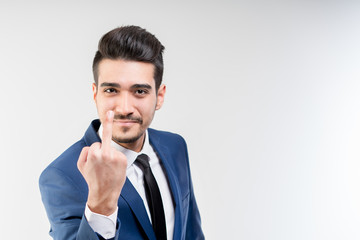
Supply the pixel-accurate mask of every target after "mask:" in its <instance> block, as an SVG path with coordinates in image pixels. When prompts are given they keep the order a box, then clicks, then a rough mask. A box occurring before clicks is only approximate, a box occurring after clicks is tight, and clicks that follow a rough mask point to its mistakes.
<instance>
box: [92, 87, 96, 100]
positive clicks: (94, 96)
mask: <svg viewBox="0 0 360 240" xmlns="http://www.w3.org/2000/svg"><path fill="white" fill-rule="evenodd" d="M92 90H93V98H94V101H96V95H97V87H96V84H95V83H93V84H92Z"/></svg>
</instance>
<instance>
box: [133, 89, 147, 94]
mask: <svg viewBox="0 0 360 240" xmlns="http://www.w3.org/2000/svg"><path fill="white" fill-rule="evenodd" d="M147 93H148V91H147V90H144V89H136V91H135V94H137V95H145V94H147Z"/></svg>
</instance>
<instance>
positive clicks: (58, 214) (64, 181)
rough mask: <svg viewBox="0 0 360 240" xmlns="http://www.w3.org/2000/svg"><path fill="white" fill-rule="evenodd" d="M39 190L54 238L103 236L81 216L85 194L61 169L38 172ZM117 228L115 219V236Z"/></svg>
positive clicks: (93, 239)
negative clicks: (39, 173)
mask: <svg viewBox="0 0 360 240" xmlns="http://www.w3.org/2000/svg"><path fill="white" fill-rule="evenodd" d="M39 186H40V192H41V197H42V201H43V203H44V206H45V209H46V213H47V215H48V218H49V221H50V225H51V228H50V235H51V237H52V238H53V239H54V240H99V239H103V238H102V237H101V236H100V235H98V234H97V233H95V232H94V231H93V230H92V228H91V227H90V225H89V223H88V222H87V220H86V218H85V216H84V210H85V204H86V200H87V199H86V198H87V197H86V198H85V197H80V196H85V195H86V196H87V194H84V193H82V192H81V191H80V189H78V188H77V186H76V184H75V183H74V182H73V181H72V180H71V179H70V178H69V177H67V176H66V175H65V174H64V173H63V172H62V171H61V170H59V169H57V168H54V167H48V168H47V169H45V170H44V172H43V173H42V174H41V176H40V180H39ZM119 228H120V222H119V220H118V221H117V229H116V236H115V239H117V235H118V232H119Z"/></svg>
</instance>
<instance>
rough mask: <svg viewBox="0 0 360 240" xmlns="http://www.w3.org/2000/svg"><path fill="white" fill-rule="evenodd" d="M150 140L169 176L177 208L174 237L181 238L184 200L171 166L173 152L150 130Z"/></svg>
mask: <svg viewBox="0 0 360 240" xmlns="http://www.w3.org/2000/svg"><path fill="white" fill-rule="evenodd" d="M149 141H150V144H151V145H152V146H153V148H154V149H155V152H156V153H157V154H158V156H159V158H160V160H161V162H162V164H163V166H164V168H165V174H166V176H167V179H168V182H169V184H170V189H171V193H172V196H173V200H174V204H175V206H174V208H175V224H174V237H173V239H181V225H182V224H181V219H182V212H181V211H180V210H181V209H182V202H181V201H180V196H181V194H180V186H179V182H178V180H177V177H176V176H175V174H174V171H173V169H172V166H171V160H172V159H171V154H170V151H169V149H168V147H167V146H165V145H163V144H161V142H160V138H158V137H157V136H156V135H155V134H154V132H153V131H151V132H150V131H149Z"/></svg>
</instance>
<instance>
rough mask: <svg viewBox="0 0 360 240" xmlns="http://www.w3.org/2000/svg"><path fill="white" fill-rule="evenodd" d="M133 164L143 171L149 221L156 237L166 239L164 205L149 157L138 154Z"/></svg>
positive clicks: (159, 239)
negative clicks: (149, 215)
mask: <svg viewBox="0 0 360 240" xmlns="http://www.w3.org/2000/svg"><path fill="white" fill-rule="evenodd" d="M135 164H136V165H137V166H138V167H139V168H140V169H141V170H142V172H143V173H144V187H145V194H146V199H147V202H148V205H149V209H150V214H151V221H152V225H153V229H154V232H155V235H156V239H157V240H163V239H164V240H166V222H165V215H164V207H163V203H162V200H161V195H160V190H159V187H158V185H157V183H156V180H155V177H154V175H153V173H152V171H151V168H150V164H149V157H148V156H147V155H145V154H140V155H139V156H138V157H137V159H136V160H135Z"/></svg>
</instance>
